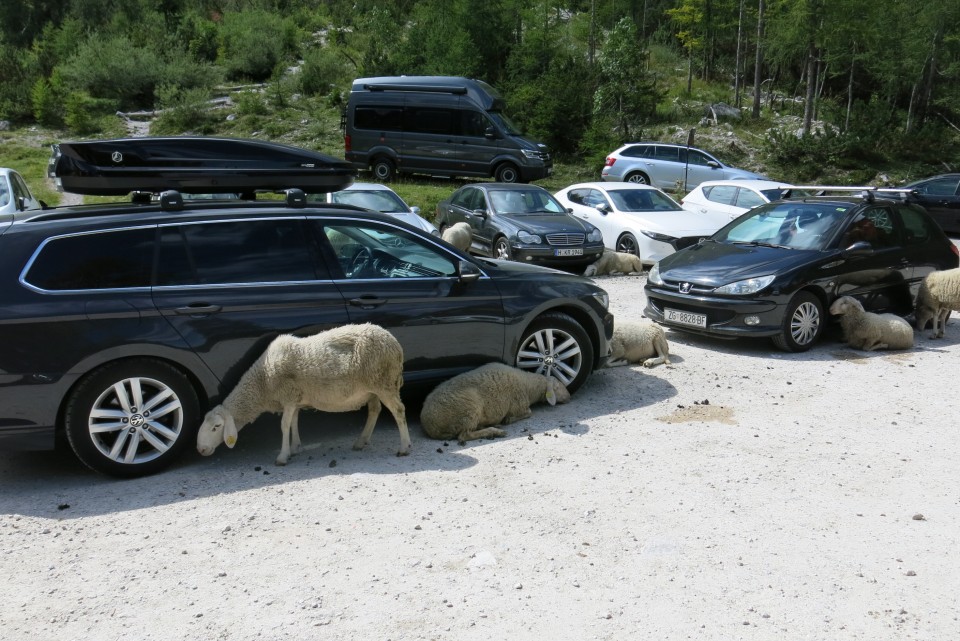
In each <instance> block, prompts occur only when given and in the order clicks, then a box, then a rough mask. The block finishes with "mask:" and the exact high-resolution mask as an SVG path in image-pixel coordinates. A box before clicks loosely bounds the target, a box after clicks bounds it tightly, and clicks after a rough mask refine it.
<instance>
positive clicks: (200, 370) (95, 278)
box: [0, 139, 613, 476]
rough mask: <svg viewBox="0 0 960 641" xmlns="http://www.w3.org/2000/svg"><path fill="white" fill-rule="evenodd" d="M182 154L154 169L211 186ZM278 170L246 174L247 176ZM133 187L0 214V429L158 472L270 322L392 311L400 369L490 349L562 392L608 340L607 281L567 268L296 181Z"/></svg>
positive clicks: (315, 325)
mask: <svg viewBox="0 0 960 641" xmlns="http://www.w3.org/2000/svg"><path fill="white" fill-rule="evenodd" d="M144 140H148V139H142V140H140V141H138V144H140V145H146V147H144V149H147V148H148V147H149V145H150V143H149V141H148V142H144ZM190 140H193V141H195V140H197V139H190ZM124 142H125V141H117V144H116V149H115V151H116V153H117V154H118V155H124V156H125V155H126V154H127V153H129V146H128V145H124V144H123V143H124ZM82 144H83V143H78V145H82ZM98 144H102V143H98ZM167 144H168V147H169V145H170V143H167ZM238 144H242V141H241V142H238ZM173 145H174V146H173V147H169V148H168V149H167V151H169V152H170V154H172V153H173V151H172V150H175V143H173ZM63 146H65V145H61V147H63ZM156 147H157V149H154V150H153V151H157V150H158V149H159V148H160V147H161V143H160V142H157V143H156ZM104 148H105V149H106V150H107V151H109V149H110V146H109V145H104ZM298 151H300V150H298ZM170 154H168V155H170ZM109 156H113V154H110V155H109ZM109 156H108V157H109ZM315 156H318V157H319V158H317V159H315V161H316V162H318V163H319V162H321V161H322V162H330V163H337V162H342V161H337V160H336V159H332V158H325V157H320V155H319V154H315ZM110 162H112V161H110ZM184 163H185V166H186V164H188V163H187V161H184ZM214 164H215V163H214ZM170 165H171V161H169V159H168V162H167V163H166V165H165V166H166V167H168V168H169V166H170ZM53 167H54V173H55V174H56V172H57V171H58V168H59V170H60V171H61V173H60V174H57V177H58V179H66V180H64V182H68V183H69V182H71V180H73V181H74V183H76V181H77V180H80V179H78V178H77V177H76V176H74V177H73V178H72V179H71V178H70V177H69V176H68V175H67V174H69V172H70V170H69V167H67V169H64V167H65V165H64V163H63V162H60V161H59V160H58V159H55V160H54V161H53ZM64 171H65V172H66V173H63V172H64ZM85 171H91V170H89V168H88V169H85ZM138 171H144V172H146V171H149V170H148V169H144V168H141V169H139V170H138ZM197 171H198V170H197V169H196V168H195V167H193V169H192V170H191V172H192V175H193V177H192V178H191V179H190V181H189V183H187V181H185V180H182V179H179V178H172V177H168V178H169V179H168V180H166V181H164V180H158V179H157V180H154V179H155V177H153V178H152V180H154V182H153V186H154V187H156V186H160V185H163V184H175V183H177V181H178V180H180V181H181V184H183V185H185V186H186V187H187V188H188V189H189V190H190V191H191V192H193V193H198V192H200V191H201V190H202V189H203V188H204V187H203V184H204V181H206V184H207V185H208V186H207V189H208V190H211V191H217V190H218V189H219V188H218V187H216V186H215V185H217V184H222V182H218V180H217V177H218V175H219V174H220V173H222V172H224V171H230V170H229V169H223V168H219V169H218V168H217V167H208V168H206V169H203V170H202V171H199V174H198V173H197ZM352 171H353V170H352V169H351V170H350V172H351V175H352ZM191 172H187V173H191ZM131 173H135V172H133V170H131ZM204 173H207V178H203V174H204ZM171 176H172V174H171ZM128 178H129V179H131V180H133V177H128ZM278 180H282V178H280V179H278V178H276V177H271V178H255V177H252V178H249V179H248V181H247V182H246V185H245V189H244V191H248V190H251V189H253V188H254V187H255V186H256V184H257V181H260V186H261V187H263V186H265V185H266V186H269V187H277V185H278V184H283V183H278V182H277V181H278ZM350 180H352V177H351V176H348V177H347V179H346V180H340V181H339V182H340V184H339V185H338V186H337V187H335V188H340V187H343V186H346V185H347V184H349V181H350ZM80 182H81V183H82V180H81V181H80ZM107 182H109V181H107ZM304 182H307V183H309V182H310V179H309V178H305V179H304ZM80 188H83V187H82V185H81V186H80ZM91 189H93V188H92V187H91ZM247 195H248V196H249V194H247ZM134 200H135V201H136V202H123V203H112V204H106V205H103V204H100V205H85V206H79V207H67V208H55V209H46V210H41V211H38V212H36V213H35V215H32V216H23V217H21V218H18V219H16V220H13V221H7V222H5V223H4V224H3V225H2V226H0V297H2V299H3V301H4V304H3V306H2V308H0V323H2V326H3V330H2V331H0V381H2V385H0V447H2V448H4V449H21V450H23V449H48V448H52V447H53V446H54V443H55V434H56V431H57V430H60V429H63V430H65V431H66V436H67V439H68V441H69V443H70V445H71V447H72V448H73V450H74V451H75V452H76V454H77V456H78V457H79V458H80V459H81V460H82V461H83V462H84V463H86V464H87V465H88V466H90V467H91V468H93V469H95V470H99V471H101V472H104V473H107V474H112V475H116V476H136V475H141V474H147V473H152V472H156V471H158V470H160V469H162V468H163V467H165V466H167V465H168V464H170V463H171V462H173V461H174V460H175V459H176V458H177V457H178V455H179V454H181V453H182V451H183V450H184V449H185V448H189V447H192V446H193V444H194V441H195V435H196V429H197V427H198V425H199V422H200V420H201V418H202V414H203V413H204V412H205V411H206V409H208V408H209V407H210V406H211V405H213V404H215V403H216V402H218V400H219V399H220V398H221V397H222V396H224V395H225V394H226V393H228V392H229V391H230V390H231V389H232V388H233V386H234V385H235V384H236V382H237V381H238V379H239V377H240V376H241V374H242V373H243V372H244V371H245V370H246V369H247V368H248V367H249V366H250V365H251V364H252V363H253V362H254V361H255V360H256V358H257V357H258V356H259V354H260V353H261V352H262V351H263V349H264V348H265V347H266V345H267V344H268V343H269V342H270V341H271V340H272V339H273V338H274V337H275V336H276V335H278V334H280V333H294V334H297V335H309V334H313V333H316V332H318V331H322V330H324V329H328V328H330V327H333V326H337V325H342V324H347V323H362V322H373V323H376V324H379V325H381V326H384V327H386V328H388V329H389V330H390V331H391V332H392V333H393V334H394V335H395V336H396V337H397V338H398V339H399V341H400V343H401V344H402V345H403V350H404V356H405V363H404V379H405V382H406V383H408V384H410V385H413V386H416V384H421V383H422V384H426V385H430V384H435V383H436V382H438V381H441V380H443V379H445V378H449V377H451V376H454V375H456V374H458V373H461V372H463V371H466V370H469V369H472V368H474V367H477V366H479V365H481V364H483V363H487V362H491V361H501V362H506V363H510V364H514V365H516V366H518V367H521V368H524V369H527V370H530V371H535V372H541V373H545V374H551V375H553V376H556V377H557V378H558V379H560V380H561V381H563V382H564V383H565V384H567V386H568V388H569V389H570V390H571V391H573V390H576V389H577V388H578V387H580V386H581V385H582V384H583V382H584V381H585V379H586V377H587V376H589V374H590V373H591V372H592V371H593V370H594V369H595V368H598V367H600V366H602V365H603V363H604V362H605V359H606V357H607V352H608V346H607V345H608V340H609V338H610V337H611V335H612V331H613V318H612V316H611V314H610V313H609V312H608V311H607V303H608V299H607V295H606V293H605V292H604V291H603V290H602V289H600V288H599V287H597V286H596V285H594V284H593V283H592V282H590V281H588V280H587V279H584V278H581V277H578V276H574V275H571V274H565V273H561V272H556V271H554V270H550V269H545V268H540V267H535V266H531V265H522V264H517V263H498V262H494V261H489V260H484V259H478V258H473V257H470V256H468V255H465V254H462V253H460V252H458V251H456V250H455V249H453V248H452V247H451V246H450V245H448V244H447V243H444V242H443V241H441V240H440V239H438V238H436V237H434V236H431V235H430V234H428V233H426V232H424V231H422V230H420V229H418V228H415V227H413V226H410V225H407V224H406V223H404V222H402V221H398V220H397V219H396V218H394V217H392V216H389V215H384V214H379V213H373V212H370V211H367V210H364V209H360V208H356V207H350V206H345V205H330V204H325V203H316V204H315V203H307V200H306V197H305V195H304V193H303V192H302V191H300V190H299V189H288V190H287V191H286V199H285V200H243V199H233V200H190V199H187V198H183V197H182V194H180V193H179V192H177V191H164V192H163V193H161V194H160V195H159V198H150V197H149V195H148V197H142V195H135V198H134ZM405 389H407V388H405Z"/></svg>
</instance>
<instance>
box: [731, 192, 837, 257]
mask: <svg viewBox="0 0 960 641" xmlns="http://www.w3.org/2000/svg"><path fill="white" fill-rule="evenodd" d="M852 207H853V205H852V204H842V203H807V202H790V201H785V202H780V203H771V204H769V205H762V206H760V207H757V208H756V209H754V210H752V211H751V212H749V214H748V215H746V216H744V217H742V218H738V219H737V220H736V221H734V222H733V223H731V224H730V225H728V226H726V227H724V228H723V229H721V230H720V231H718V232H717V233H716V234H715V235H714V236H713V240H715V241H717V242H721V243H722V242H727V243H757V244H760V245H777V246H781V247H790V248H793V249H824V248H825V247H826V244H827V243H828V242H829V241H830V239H831V238H833V237H834V235H835V234H836V232H837V230H838V229H839V228H840V227H841V226H842V225H843V221H844V220H845V219H846V215H847V212H848V211H850V209H851V208H852Z"/></svg>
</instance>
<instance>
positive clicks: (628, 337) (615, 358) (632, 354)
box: [607, 320, 670, 367]
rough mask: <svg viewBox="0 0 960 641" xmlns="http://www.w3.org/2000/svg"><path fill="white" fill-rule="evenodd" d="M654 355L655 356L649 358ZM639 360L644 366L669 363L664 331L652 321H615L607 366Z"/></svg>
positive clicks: (668, 350)
mask: <svg viewBox="0 0 960 641" xmlns="http://www.w3.org/2000/svg"><path fill="white" fill-rule="evenodd" d="M654 355H656V358H651V357H652V356H654ZM640 362H642V363H643V366H644V367H654V366H656V365H660V364H661V363H666V364H667V365H669V364H670V346H669V345H668V344H667V335H666V333H665V332H664V331H663V328H662V327H660V326H659V325H657V324H656V323H654V322H652V321H629V320H628V321H617V322H616V324H615V325H614V328H613V339H612V340H611V341H610V359H609V360H608V361H607V367H617V366H618V365H627V364H630V363H640Z"/></svg>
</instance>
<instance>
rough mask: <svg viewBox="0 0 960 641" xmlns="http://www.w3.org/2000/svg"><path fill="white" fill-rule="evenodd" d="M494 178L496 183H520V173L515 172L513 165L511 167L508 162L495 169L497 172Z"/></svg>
mask: <svg viewBox="0 0 960 641" xmlns="http://www.w3.org/2000/svg"><path fill="white" fill-rule="evenodd" d="M494 178H495V179H496V181H497V182H500V183H515V182H520V172H519V171H517V168H516V167H515V166H514V165H511V164H510V163H508V162H505V163H503V164H502V165H500V166H499V167H497V171H496V173H495V174H494Z"/></svg>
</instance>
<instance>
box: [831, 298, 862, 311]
mask: <svg viewBox="0 0 960 641" xmlns="http://www.w3.org/2000/svg"><path fill="white" fill-rule="evenodd" d="M854 310H860V311H861V312H862V311H863V305H861V304H860V301H858V300H857V299H856V298H853V297H851V296H841V297H840V298H838V299H837V300H835V301H833V304H832V305H830V313H831V314H847V313H849V312H852V311H854Z"/></svg>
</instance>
